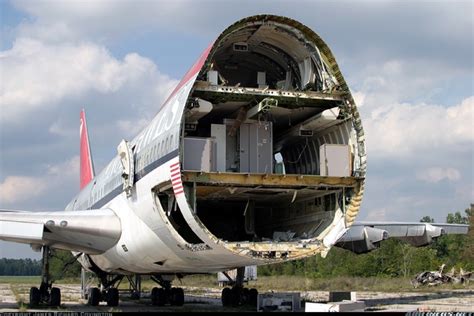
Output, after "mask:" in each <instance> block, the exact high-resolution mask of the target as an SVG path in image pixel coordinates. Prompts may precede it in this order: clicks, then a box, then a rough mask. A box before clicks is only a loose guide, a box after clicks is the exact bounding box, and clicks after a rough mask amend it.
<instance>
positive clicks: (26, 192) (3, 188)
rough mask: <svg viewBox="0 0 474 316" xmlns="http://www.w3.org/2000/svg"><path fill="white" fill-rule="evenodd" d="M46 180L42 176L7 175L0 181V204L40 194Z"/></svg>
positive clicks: (20, 200) (46, 183) (23, 199)
mask: <svg viewBox="0 0 474 316" xmlns="http://www.w3.org/2000/svg"><path fill="white" fill-rule="evenodd" d="M47 185H48V182H47V181H45V180H44V179H43V178H34V177H25V176H8V177H6V178H5V180H4V181H3V182H2V183H0V204H2V205H4V204H11V203H17V202H22V201H25V200H28V199H31V198H34V197H37V196H39V195H40V194H42V193H43V192H44V191H45V190H46V188H47Z"/></svg>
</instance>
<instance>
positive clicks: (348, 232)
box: [0, 15, 468, 306]
mask: <svg viewBox="0 0 474 316" xmlns="http://www.w3.org/2000/svg"><path fill="white" fill-rule="evenodd" d="M366 170H367V154H366V148H365V134H364V129H363V126H362V121H361V116H360V114H359V111H358V109H357V106H356V104H355V102H354V99H353V97H352V95H351V92H350V90H349V87H348V85H347V83H346V81H345V80H344V77H343V76H342V73H341V71H340V69H339V66H338V64H337V62H336V59H335V57H334V55H333V54H332V52H331V50H330V49H329V47H328V46H327V45H326V43H325V42H324V41H323V40H322V39H321V37H319V36H318V35H317V34H316V33H315V32H314V31H312V30H311V29H309V28H308V27H306V26H305V25H303V24H301V23H299V22H297V21H295V20H293V19H290V18H287V17H282V16H274V15H256V16H250V17H247V18H244V19H241V20H239V21H237V22H235V23H234V24H232V25H230V26H229V27H228V28H227V29H225V30H224V31H223V32H222V33H221V34H220V35H219V37H218V38H217V39H216V40H215V41H214V42H213V43H211V44H210V45H209V46H208V47H207V48H206V49H205V51H204V52H203V53H202V55H201V56H200V57H199V58H198V60H197V61H196V63H195V64H194V65H193V66H192V67H191V68H190V70H189V71H188V72H187V73H186V74H185V75H184V77H183V79H182V80H181V81H180V82H179V84H178V85H177V86H176V88H175V89H174V90H173V91H172V93H171V95H170V96H169V97H168V99H167V100H166V101H165V102H164V104H163V105H162V106H161V107H160V108H159V110H158V112H157V114H156V116H155V117H153V119H152V120H151V122H150V124H149V125H148V126H147V127H146V128H144V129H143V130H142V131H141V132H140V133H139V134H138V135H137V136H136V137H135V138H133V139H132V140H129V141H127V140H122V141H121V142H120V144H119V145H118V147H117V155H116V156H115V157H114V158H113V159H112V160H111V161H110V163H109V164H108V165H107V166H106V167H105V168H104V169H103V170H102V171H101V172H100V173H99V174H97V175H96V174H95V171H94V166H93V161H92V155H91V149H90V144H89V135H88V130H87V124H86V117H85V113H84V111H82V112H81V115H80V192H79V193H78V194H77V195H76V196H75V197H74V198H73V199H72V200H71V202H70V203H69V204H68V205H67V206H66V207H65V208H64V210H62V211H58V212H26V211H12V210H2V211H1V212H0V239H2V240H6V241H13V242H19V243H26V244H30V245H31V247H32V248H33V249H34V250H36V251H42V258H43V273H42V281H41V285H40V287H39V289H38V288H37V287H32V288H31V289H30V304H31V305H38V304H40V303H45V304H49V305H53V306H58V305H60V302H61V293H60V289H59V288H57V287H53V286H52V281H51V279H50V278H49V263H48V262H49V258H50V250H51V248H57V249H65V250H69V251H71V252H72V253H73V255H74V256H75V258H76V259H77V260H78V261H79V262H80V263H81V265H82V267H83V268H84V269H86V270H88V271H91V272H93V273H95V274H96V275H97V277H98V279H99V280H100V289H99V288H98V287H91V288H90V289H89V291H88V293H87V298H88V303H89V304H90V305H93V306H96V305H98V304H99V303H100V302H102V301H105V302H107V304H108V305H109V306H117V305H118V304H119V293H118V289H117V287H118V284H119V283H120V281H121V280H122V279H123V278H124V276H130V275H149V276H151V278H152V279H153V280H154V281H155V282H156V283H158V284H159V285H160V287H154V288H153V289H152V291H151V301H152V304H153V305H164V304H171V305H177V306H180V305H183V302H184V291H183V289H182V288H179V287H172V281H173V280H174V279H175V278H182V277H184V276H186V275H190V274H196V273H199V274H202V273H216V272H220V271H226V270H230V269H234V268H237V269H238V270H237V278H236V280H235V282H234V284H233V286H232V287H226V288H224V289H223V291H222V297H221V298H222V303H223V305H224V306H230V305H239V304H243V303H249V302H250V303H252V304H255V303H256V299H257V295H258V292H257V291H256V290H255V289H247V288H244V286H243V282H242V280H243V271H244V269H245V266H252V265H256V266H259V265H266V264H274V263H279V262H284V261H288V260H296V259H302V258H305V257H308V256H314V255H317V254H320V255H321V256H322V257H325V256H326V255H327V253H328V251H329V250H330V249H331V248H332V247H333V246H338V247H343V248H346V249H350V250H352V251H354V252H356V253H364V252H368V251H371V250H373V249H375V248H377V247H378V245H379V244H380V242H381V241H383V240H385V239H387V238H389V237H394V238H399V239H403V240H406V241H408V242H410V243H412V244H414V245H416V246H422V245H426V244H428V243H430V242H432V241H433V240H434V239H436V238H437V237H439V236H441V235H442V234H446V233H449V234H465V233H467V230H468V227H467V225H449V224H432V223H383V222H382V223H377V222H355V219H356V216H357V214H358V213H359V210H360V206H361V202H362V197H363V194H364V187H365V179H366Z"/></svg>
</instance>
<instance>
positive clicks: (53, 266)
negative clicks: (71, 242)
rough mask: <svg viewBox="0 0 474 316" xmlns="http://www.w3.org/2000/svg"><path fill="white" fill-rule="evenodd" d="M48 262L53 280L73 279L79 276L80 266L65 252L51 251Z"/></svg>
mask: <svg viewBox="0 0 474 316" xmlns="http://www.w3.org/2000/svg"><path fill="white" fill-rule="evenodd" d="M51 253H52V256H51V259H50V261H49V269H50V276H51V278H52V279H53V280H59V279H62V278H74V277H79V276H80V275H81V264H80V263H79V262H78V261H77V260H76V259H75V258H74V256H73V255H72V253H71V252H70V251H67V250H60V249H52V250H51Z"/></svg>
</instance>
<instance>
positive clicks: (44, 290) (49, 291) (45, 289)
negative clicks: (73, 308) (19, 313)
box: [30, 246, 61, 306]
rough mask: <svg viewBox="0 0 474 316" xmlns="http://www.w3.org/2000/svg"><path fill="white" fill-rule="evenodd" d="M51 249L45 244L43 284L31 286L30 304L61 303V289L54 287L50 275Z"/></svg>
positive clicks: (56, 304)
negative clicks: (38, 286)
mask: <svg viewBox="0 0 474 316" xmlns="http://www.w3.org/2000/svg"><path fill="white" fill-rule="evenodd" d="M50 256H51V251H50V249H49V246H43V267H42V271H41V285H40V288H39V289H38V288H37V287H32V288H30V305H31V306H37V305H39V304H40V303H45V304H47V305H50V306H59V305H61V290H60V289H59V288H57V287H52V286H53V282H52V281H51V280H50V277H49V258H50Z"/></svg>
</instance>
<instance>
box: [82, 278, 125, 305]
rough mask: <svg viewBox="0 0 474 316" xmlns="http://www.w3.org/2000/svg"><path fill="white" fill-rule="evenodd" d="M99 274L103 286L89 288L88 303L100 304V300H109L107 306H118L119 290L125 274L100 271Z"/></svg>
mask: <svg viewBox="0 0 474 316" xmlns="http://www.w3.org/2000/svg"><path fill="white" fill-rule="evenodd" d="M97 276H98V277H99V279H100V283H101V287H100V289H99V288H97V287H91V288H89V292H88V293H87V304H89V305H91V306H98V305H99V303H100V302H107V306H118V304H119V291H118V286H119V284H120V282H121V281H122V279H123V277H124V276H123V275H117V276H113V275H107V274H106V273H99V274H97Z"/></svg>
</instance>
